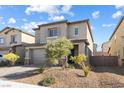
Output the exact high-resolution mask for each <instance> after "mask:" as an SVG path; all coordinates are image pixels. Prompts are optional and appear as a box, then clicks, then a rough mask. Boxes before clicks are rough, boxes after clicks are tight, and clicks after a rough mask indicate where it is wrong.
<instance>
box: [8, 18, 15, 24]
mask: <svg viewBox="0 0 124 93" xmlns="http://www.w3.org/2000/svg"><path fill="white" fill-rule="evenodd" d="M14 23H16V20H15V19H14V18H13V17H11V18H9V20H8V24H14Z"/></svg>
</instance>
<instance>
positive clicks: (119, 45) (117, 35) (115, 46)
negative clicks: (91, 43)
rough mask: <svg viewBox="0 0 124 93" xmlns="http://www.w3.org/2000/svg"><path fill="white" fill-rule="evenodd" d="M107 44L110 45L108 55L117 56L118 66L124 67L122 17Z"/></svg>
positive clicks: (123, 19)
mask: <svg viewBox="0 0 124 93" xmlns="http://www.w3.org/2000/svg"><path fill="white" fill-rule="evenodd" d="M109 42H110V44H111V45H110V48H109V50H108V53H109V54H110V55H112V56H118V65H120V66H122V65H124V17H122V18H121V20H120V22H119V23H118V25H117V27H116V28H115V30H114V32H113V34H112V35H111V37H110V39H109Z"/></svg>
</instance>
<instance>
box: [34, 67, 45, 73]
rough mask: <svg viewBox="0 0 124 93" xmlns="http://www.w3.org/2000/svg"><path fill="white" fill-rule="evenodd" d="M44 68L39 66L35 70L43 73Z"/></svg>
mask: <svg viewBox="0 0 124 93" xmlns="http://www.w3.org/2000/svg"><path fill="white" fill-rule="evenodd" d="M44 70H45V67H43V66H41V67H40V68H38V69H36V70H35V72H36V73H43V72H44Z"/></svg>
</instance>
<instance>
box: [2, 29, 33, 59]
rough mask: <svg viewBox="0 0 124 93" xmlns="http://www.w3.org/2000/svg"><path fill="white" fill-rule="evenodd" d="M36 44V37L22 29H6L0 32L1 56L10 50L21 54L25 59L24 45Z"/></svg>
mask: <svg viewBox="0 0 124 93" xmlns="http://www.w3.org/2000/svg"><path fill="white" fill-rule="evenodd" d="M31 43H35V36H34V35H32V34H29V33H27V32H24V31H22V30H20V29H16V28H11V27H6V28H4V29H3V30H1V31H0V55H4V54H5V53H8V52H9V51H10V50H11V51H14V52H15V53H17V54H19V55H20V56H21V57H23V59H24V55H25V52H24V47H22V45H23V44H31Z"/></svg>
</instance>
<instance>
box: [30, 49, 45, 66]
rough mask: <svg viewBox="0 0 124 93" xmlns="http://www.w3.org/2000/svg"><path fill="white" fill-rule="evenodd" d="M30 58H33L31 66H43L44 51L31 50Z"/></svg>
mask: <svg viewBox="0 0 124 93" xmlns="http://www.w3.org/2000/svg"><path fill="white" fill-rule="evenodd" d="M32 58H33V64H44V63H45V62H46V51H45V49H33V50H32Z"/></svg>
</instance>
